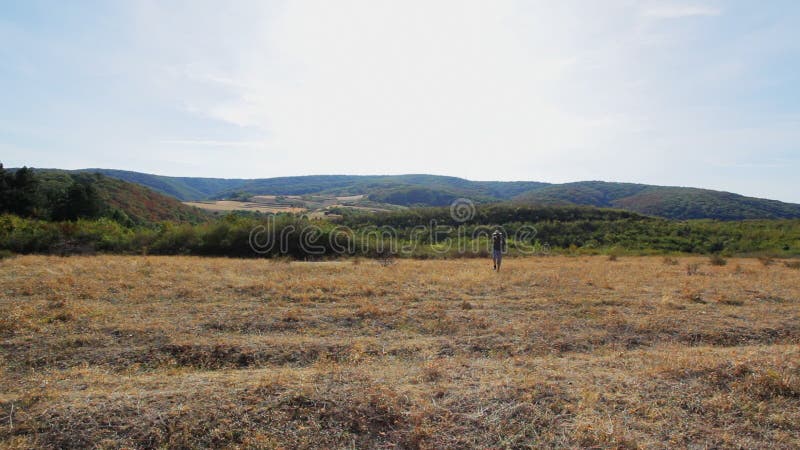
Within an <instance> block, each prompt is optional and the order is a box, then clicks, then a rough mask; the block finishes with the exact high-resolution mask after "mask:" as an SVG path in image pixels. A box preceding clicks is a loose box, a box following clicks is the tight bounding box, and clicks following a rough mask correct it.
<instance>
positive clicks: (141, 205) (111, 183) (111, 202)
mask: <svg viewBox="0 0 800 450" xmlns="http://www.w3.org/2000/svg"><path fill="white" fill-rule="evenodd" d="M0 213H11V214H16V215H19V216H22V217H31V218H38V219H44V220H56V221H61V220H75V219H80V218H86V219H96V218H101V217H108V218H111V219H114V220H116V221H118V222H120V223H122V224H130V225H134V224H144V223H151V222H159V221H164V220H170V221H176V222H199V221H203V220H206V219H207V218H208V215H207V214H206V213H205V212H203V211H202V210H199V209H197V208H193V207H189V206H186V205H184V204H183V203H181V202H180V201H178V200H176V199H175V198H172V197H169V196H166V195H163V194H160V193H158V192H155V191H153V190H152V189H148V188H146V187H144V186H141V185H138V184H136V183H129V182H126V181H123V180H120V179H116V178H112V177H107V176H105V175H102V174H97V173H84V172H80V173H75V172H67V171H64V170H52V169H46V170H40V169H29V168H22V169H9V170H5V169H3V167H2V165H0Z"/></svg>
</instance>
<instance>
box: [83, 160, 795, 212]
mask: <svg viewBox="0 0 800 450" xmlns="http://www.w3.org/2000/svg"><path fill="white" fill-rule="evenodd" d="M92 170H93V171H97V172H100V173H103V174H105V175H108V176H110V177H115V178H119V179H122V180H125V181H129V182H133V183H139V184H142V185H144V186H147V187H149V188H151V189H155V190H156V191H159V192H161V193H164V194H167V195H171V196H174V197H176V198H178V199H181V200H185V201H186V200H206V199H238V200H246V199H247V198H248V197H250V196H253V195H309V194H320V195H361V194H364V195H366V196H367V197H368V198H369V199H370V200H372V201H374V202H378V203H383V204H392V205H401V206H443V205H446V204H448V203H449V202H451V201H453V200H454V199H456V198H459V197H464V198H469V199H471V200H473V201H475V202H478V203H490V202H498V201H509V200H515V201H516V202H517V203H522V204H527V205H536V206H578V205H580V206H595V207H600V208H618V209H624V210H627V211H633V212H638V213H640V214H645V215H650V216H658V217H664V218H668V219H678V220H687V219H717V220H744V219H797V218H800V205H796V204H791V203H783V202H779V201H775V200H765V199H759V198H752V197H745V196H742V195H737V194H731V193H728V192H720V191H712V190H707V189H695V188H685V187H667V186H651V185H646V184H634V183H608V182H602V181H582V182H577V183H564V184H548V183H539V182H532V181H508V182H506V181H470V180H465V179H463V178H456V177H444V176H436V175H370V176H354V175H313V176H301V177H279V178H263V179H254V180H242V179H231V180H226V179H219V178H189V177H184V178H181V177H165V176H159V175H149V174H142V173H137V172H128V171H120V170H107V169H92Z"/></svg>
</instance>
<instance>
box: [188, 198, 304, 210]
mask: <svg viewBox="0 0 800 450" xmlns="http://www.w3.org/2000/svg"><path fill="white" fill-rule="evenodd" d="M183 204H184V205H188V206H194V207H196V208H200V209H205V210H208V211H225V212H228V211H253V212H262V213H280V212H292V213H300V212H303V211H305V210H306V208H298V207H294V206H291V205H288V204H287V205H282V204H279V203H266V202H240V201H236V200H208V201H198V202H183Z"/></svg>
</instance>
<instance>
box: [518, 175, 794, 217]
mask: <svg viewBox="0 0 800 450" xmlns="http://www.w3.org/2000/svg"><path fill="white" fill-rule="evenodd" d="M515 200H517V201H519V202H522V203H527V204H534V205H548V206H555V205H586V206H598V207H604V208H618V209H624V210H628V211H634V212H638V213H641V214H647V215H652V216H659V217H666V218H669V219H682V220H684V219H708V218H710V219H718V220H743V219H794V218H800V205H797V204H793V203H784V202H779V201H776V200H767V199H760V198H753V197H745V196H743V195H738V194H732V193H730V192H722V191H713V190H709V189H697V188H687V187H669V186H652V185H646V184H633V183H608V182H603V181H584V182H578V183H565V184H556V185H550V186H546V187H543V188H541V189H536V190H532V191H529V192H526V193H524V194H520V195H518V196H516V197H515Z"/></svg>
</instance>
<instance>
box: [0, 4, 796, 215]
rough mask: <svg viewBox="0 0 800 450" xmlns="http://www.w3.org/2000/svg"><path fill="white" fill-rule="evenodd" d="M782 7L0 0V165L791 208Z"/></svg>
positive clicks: (789, 31)
mask: <svg viewBox="0 0 800 450" xmlns="http://www.w3.org/2000/svg"><path fill="white" fill-rule="evenodd" d="M798 23H800V2H796V1H794V0H791V1H780V0H774V1H765V2H756V1H751V0H747V1H714V0H705V1H677V0H676V1H673V0H659V1H634V0H604V1H602V2H596V1H589V0H583V1H576V0H560V1H550V0H542V1H537V0H530V1H512V0H508V1H507V0H493V1H472V0H452V1H441V0H425V1H422V0H405V1H384V0H337V1H323V0H320V1H315V0H296V1H291V2H290V1H267V0H254V1H247V0H236V1H228V2H225V1H221V0H220V1H203V0H192V1H178V0H169V1H145V0H131V1H124V0H116V1H70V2H65V1H35V0H25V1H18V2H16V1H10V0H4V1H0V162H3V163H4V164H5V166H6V167H18V166H22V165H27V166H33V167H42V168H45V167H56V168H64V169H76V168H87V167H102V168H115V169H125V170H135V171H142V172H148V173H157V174H163V175H175V176H207V177H226V178H259V177H273V176H290V175H308V174H401V173H430V174H439V175H451V176H458V177H463V178H468V179H473V180H533V181H545V182H554V183H560V182H569V181H581V180H605V181H624V182H638V183H648V184H659V185H677V186H695V187H705V188H711V189H720V190H726V191H731V192H737V193H742V194H745V195H751V196H756V197H764V198H774V199H778V200H783V201H789V202H798V203H800V189H797V188H798V186H799V183H798V180H797V178H798V174H800V28H798V25H797V24H798Z"/></svg>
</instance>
